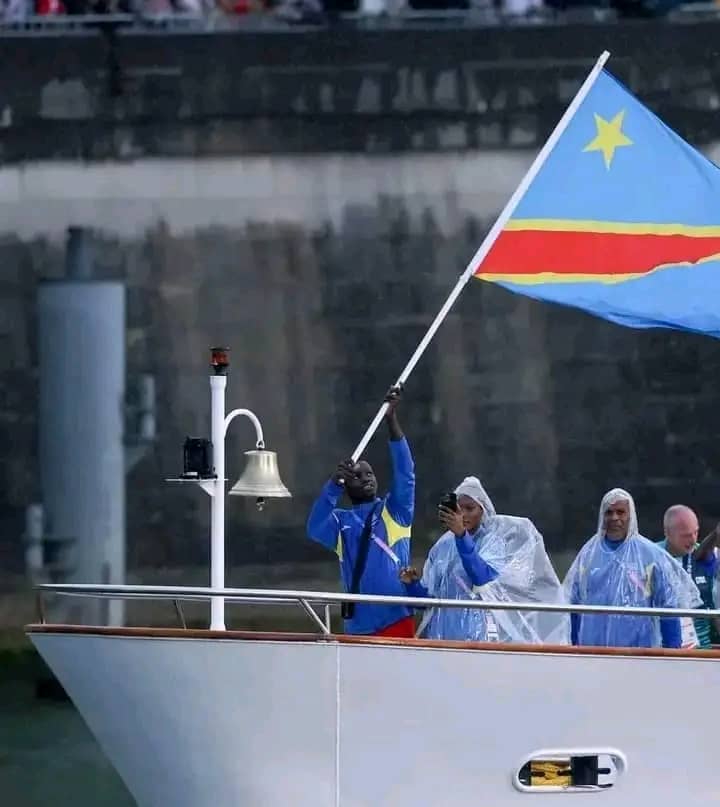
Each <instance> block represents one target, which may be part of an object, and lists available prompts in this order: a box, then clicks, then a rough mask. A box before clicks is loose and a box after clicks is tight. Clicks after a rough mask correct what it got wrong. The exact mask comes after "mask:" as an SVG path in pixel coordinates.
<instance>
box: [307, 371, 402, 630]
mask: <svg viewBox="0 0 720 807" xmlns="http://www.w3.org/2000/svg"><path fill="white" fill-rule="evenodd" d="M400 393H401V390H400V388H398V387H394V388H392V389H391V390H390V392H389V393H388V395H387V397H386V398H385V400H386V401H387V403H388V410H387V413H386V415H385V421H386V423H387V426H388V431H389V433H390V458H391V461H392V468H393V478H392V484H391V487H390V492H389V493H388V494H387V495H386V496H385V497H382V498H379V497H378V495H377V490H378V485H377V480H376V478H375V473H374V471H373V469H372V467H371V466H370V464H369V463H368V462H366V461H365V460H360V461H359V462H357V463H355V462H353V461H352V460H345V461H344V462H341V463H340V464H339V465H338V467H337V470H336V471H335V473H334V474H333V475H332V477H331V478H330V479H329V480H328V481H327V482H326V483H325V486H324V487H323V489H322V492H321V493H320V496H319V497H318V498H317V500H316V501H315V504H313V507H312V510H311V511H310V517H309V518H308V522H307V534H308V536H309V537H310V538H311V539H312V540H313V541H317V542H318V543H320V544H322V545H323V546H325V547H327V548H328V549H331V550H333V551H334V552H336V553H337V556H338V559H339V561H340V574H341V577H342V582H343V585H344V587H345V590H346V591H347V592H350V593H356V594H380V595H386V596H398V597H404V596H407V594H406V592H405V589H404V586H403V584H402V583H401V582H400V580H399V579H398V569H399V568H402V567H404V566H407V565H409V563H410V531H411V525H412V520H413V514H414V509H415V466H414V462H413V458H412V454H411V453H410V446H409V445H408V442H407V440H406V438H405V435H404V434H403V432H402V429H401V428H400V423H399V421H398V416H397V405H398V402H399V400H400ZM343 493H347V495H348V498H349V499H350V504H351V507H350V509H343V508H340V507H338V503H339V501H340V499H341V498H342V496H343ZM348 605H349V608H347V610H346V611H345V613H344V614H343V616H344V617H345V630H346V632H347V633H354V634H364V635H374V636H398V637H412V636H413V635H414V632H415V623H414V619H413V616H412V613H413V612H412V609H410V608H406V607H405V606H400V605H370V604H364V603H356V604H354V606H353V605H352V604H348Z"/></svg>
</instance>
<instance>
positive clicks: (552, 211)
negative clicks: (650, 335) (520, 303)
mask: <svg viewBox="0 0 720 807" xmlns="http://www.w3.org/2000/svg"><path fill="white" fill-rule="evenodd" d="M473 273H474V275H475V277H478V278H480V279H481V280H486V281H490V282H493V283H498V284H499V285H501V286H504V287H505V288H507V289H510V290H512V291H514V292H517V293H519V294H524V295H527V296H529V297H534V298H536V299H538V300H545V301H548V302H554V303H561V304H563V305H569V306H574V307H576V308H581V309H583V310H585V311H588V312H590V313H592V314H595V315H596V316H599V317H603V318H604V319H608V320H611V321H613V322H617V323H619V324H621V325H627V326H629V327H632V328H654V327H665V328H677V329H681V330H688V331H698V332H700V333H705V334H710V335H712V336H715V337H720V169H718V167H717V166H715V165H714V164H713V163H711V162H710V161H709V160H707V159H706V158H705V157H703V156H702V155H701V154H699V153H698V152H697V151H696V150H695V149H693V148H692V147H691V146H689V145H688V144H687V143H686V142H685V141H684V140H682V139H681V138H680V137H679V136H678V135H677V134H675V132H673V131H672V130H671V129H669V128H668V127H667V126H666V125H665V124H664V123H663V122H662V121H661V120H660V119H659V118H657V117H656V116H655V115H654V114H653V113H652V112H650V110H649V109H647V108H646V107H645V106H643V105H642V104H641V103H640V102H639V101H638V100H637V99H636V98H634V97H633V96H632V95H631V94H630V92H629V91H628V90H627V89H626V88H625V87H623V86H622V85H621V84H620V83H619V82H618V81H617V80H616V79H614V78H613V77H612V76H611V75H610V74H609V73H607V72H605V71H602V72H600V74H599V75H598V77H597V79H596V80H595V82H594V83H593V84H592V87H591V88H590V90H589V92H588V94H587V95H586V96H585V98H584V100H583V101H582V103H581V104H580V106H579V107H578V108H577V110H576V112H575V114H574V115H573V116H572V118H571V119H570V122H569V124H568V125H567V126H566V128H565V129H564V130H563V132H562V134H561V135H560V137H559V139H558V140H557V142H556V143H555V145H554V147H553V148H552V150H551V151H550V153H549V155H548V156H547V158H546V159H545V161H544V162H543V163H542V166H541V168H540V170H539V172H538V173H537V175H536V176H535V178H534V179H533V180H532V182H531V183H530V185H529V187H528V189H527V191H526V192H525V194H524V195H523V196H522V197H521V199H520V201H519V203H518V205H517V207H515V209H514V210H513V212H512V215H511V217H510V218H509V220H508V221H507V223H506V224H505V226H504V227H503V228H502V230H501V232H500V234H499V236H498V238H497V240H496V241H495V242H494V244H493V246H492V248H491V249H490V251H489V253H488V254H487V256H486V257H485V259H484V260H483V261H482V262H481V263H480V264H479V265H478V266H476V267H473Z"/></svg>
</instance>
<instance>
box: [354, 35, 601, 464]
mask: <svg viewBox="0 0 720 807" xmlns="http://www.w3.org/2000/svg"><path fill="white" fill-rule="evenodd" d="M609 58H610V53H609V51H603V52H602V53H601V54H600V57H599V58H598V60H597V62H595V66H594V67H593V69H592V70H591V71H590V73H589V74H588V77H587V78H586V79H585V81H584V82H583V84H582V86H581V87H580V89H579V90H578V91H577V94H576V96H575V97H574V98H573V100H572V101H571V102H570V106H568V108H567V109H566V110H565V114H564V115H563V116H562V118H560V120H559V121H558V124H557V126H556V127H555V129H554V130H553V132H552V134H551V135H550V137H548V139H547V140H546V142H545V145H544V146H543V147H542V149H541V150H540V152H539V154H538V155H537V157H536V158H535V160H534V161H533V164H532V165H531V166H530V168H528V171H527V173H526V174H525V176H524V177H523V178H522V181H521V182H520V184H519V185H518V186H517V188H516V189H515V193H513V195H512V196H511V197H510V199H509V200H508V203H507V204H506V205H505V207H504V208H503V211H502V213H500V215H499V216H498V218H497V221H496V222H495V224H493V226H492V229H491V230H490V232H489V233H488V234H487V235H486V236H485V239H484V240H483V242H482V244H480V247H479V249H478V251H477V252H476V253H475V254H474V255H473V257H472V259H471V261H470V263H469V264H468V265H467V268H466V269H465V271H464V272H463V273H462V275H460V278H459V280H458V282H457V283H456V284H455V287H454V288H453V290H452V291H451V292H450V296H449V297H448V298H447V300H445V303H444V304H443V307H442V308H441V309H440V311H438V314H437V316H436V317H435V319H434V320H433V322H432V324H431V325H430V327H429V328H428V330H427V333H426V334H425V336H423V338H422V340H421V342H420V344H419V345H418V346H417V348H416V350H415V352H414V353H413V354H412V356H411V357H410V361H408V363H407V365H406V366H405V369H404V370H403V371H402V373H400V375H399V376H398V380H397V381H396V382H395V383H396V384H404V383H405V381H407V379H408V377H409V376H410V373H412V371H413V370H414V369H415V365H416V364H417V363H418V362H419V361H420V357H421V356H422V354H423V353H424V352H425V350H426V348H427V346H428V345H429V344H430V342H431V341H432V339H433V337H434V336H435V334H436V333H437V330H438V328H439V327H440V326H441V325H442V323H443V320H444V319H445V317H446V316H447V315H448V312H449V311H450V309H451V308H452V306H453V303H454V302H455V300H457V298H458V297H459V296H460V292H461V291H462V290H463V289H464V288H465V284H466V283H467V282H468V280H470V278H471V277H472V276H473V275H474V274H475V272H476V270H477V267H478V266H479V265H480V264H481V263H482V261H484V260H485V258H486V257H487V254H488V253H489V252H490V250H491V249H492V247H493V244H494V243H495V241H496V240H497V237H498V236H499V235H500V233H501V232H502V230H503V228H504V227H505V225H506V224H507V222H508V220H509V219H510V217H511V216H512V214H513V213H514V212H515V208H516V207H517V206H518V204H519V203H520V200H521V199H522V198H523V196H524V195H525V193H526V192H527V189H528V188H529V187H530V184H531V183H532V181H533V180H534V179H535V177H536V176H537V175H538V174H539V173H540V169H541V168H542V166H543V163H544V162H545V160H547V158H548V157H549V156H550V152H551V151H552V150H553V149H554V148H555V145H556V144H557V142H558V140H559V139H560V137H561V136H562V134H563V132H564V131H565V129H567V127H568V124H569V123H570V121H571V120H572V119H573V116H574V115H575V113H576V112H577V110H578V108H579V106H580V104H582V102H583V101H584V100H585V98H586V97H587V94H588V93H589V92H590V90H591V88H592V86H593V84H594V83H595V81H596V80H597V77H598V76H599V75H600V72H601V71H602V69H603V67H604V66H605V62H607V60H608V59H609ZM386 411H387V404H386V403H384V404H383V405H382V406H381V407H380V409H379V411H378V413H377V415H375V418H374V420H373V422H372V423H371V424H370V426H368V429H367V431H366V432H365V434H364V435H363V438H362V440H360V442H359V443H358V446H357V448H356V449H355V451H353V453H352V459H353V461H354V462H357V461H358V460H359V459H360V455H361V454H362V453H363V451H365V449H366V448H367V444H368V443H369V442H370V440H371V438H372V436H373V434H375V432H376V431H377V428H378V426H379V425H380V422H381V421H382V419H383V416H384V415H385V412H386Z"/></svg>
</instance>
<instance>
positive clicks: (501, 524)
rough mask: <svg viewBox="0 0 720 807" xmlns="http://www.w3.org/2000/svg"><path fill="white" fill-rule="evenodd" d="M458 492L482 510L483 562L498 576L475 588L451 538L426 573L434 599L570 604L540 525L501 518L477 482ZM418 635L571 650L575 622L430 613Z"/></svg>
mask: <svg viewBox="0 0 720 807" xmlns="http://www.w3.org/2000/svg"><path fill="white" fill-rule="evenodd" d="M455 492H456V493H457V494H458V495H468V496H470V497H471V498H473V499H475V501H477V502H478V504H480V505H481V506H482V508H483V511H484V512H483V517H482V521H481V522H480V527H479V529H478V530H477V532H476V533H475V535H474V536H473V539H474V541H475V547H476V550H477V552H478V554H479V555H480V557H481V558H482V559H483V560H484V561H485V563H487V564H489V565H490V566H492V567H493V569H495V571H496V572H497V573H498V576H497V577H496V578H495V579H494V580H492V581H490V582H489V583H486V584H485V585H483V586H475V587H474V588H473V585H472V582H471V580H470V578H469V577H468V575H467V574H466V572H465V568H464V566H463V563H462V560H461V558H460V555H459V553H458V551H457V547H456V544H455V536H454V535H453V533H451V532H446V533H445V534H444V535H442V536H441V537H440V538H439V539H438V541H437V542H436V543H435V545H434V546H433V547H432V549H431V550H430V553H429V554H428V559H427V561H426V562H425V567H424V569H423V576H422V581H421V582H422V585H424V586H425V588H426V589H427V590H428V596H430V597H439V598H442V599H451V600H467V599H482V600H486V601H493V602H539V603H553V604H555V603H562V602H565V600H564V594H563V588H562V585H561V584H560V581H559V579H558V577H557V575H556V574H555V570H554V569H553V567H552V564H551V562H550V558H549V557H548V555H547V552H546V551H545V545H544V543H543V538H542V535H540V533H539V532H538V531H537V529H536V528H535V525H534V524H533V523H532V522H531V521H530V520H529V519H527V518H518V517H515V516H505V515H498V514H497V513H496V512H495V507H494V506H493V503H492V501H491V500H490V497H489V496H488V494H487V493H486V491H485V489H484V488H483V487H482V485H481V484H480V481H479V480H478V479H477V478H476V477H468V478H467V479H465V480H464V482H463V483H462V484H461V485H460V486H459V487H458V488H457V489H456V491H455ZM418 635H419V636H423V637H425V638H430V639H455V640H461V641H500V642H523V643H530V644H568V643H569V641H570V617H569V615H568V614H563V613H538V612H534V611H528V612H520V611H489V610H483V609H471V608H432V609H429V610H428V611H427V612H426V613H425V616H424V618H423V620H422V622H421V623H420V628H419V630H418Z"/></svg>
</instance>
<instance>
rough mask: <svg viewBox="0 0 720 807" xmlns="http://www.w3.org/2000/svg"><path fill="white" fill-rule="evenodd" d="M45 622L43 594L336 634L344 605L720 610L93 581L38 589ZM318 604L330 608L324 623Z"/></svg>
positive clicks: (718, 612)
mask: <svg viewBox="0 0 720 807" xmlns="http://www.w3.org/2000/svg"><path fill="white" fill-rule="evenodd" d="M35 590H36V592H37V594H38V610H39V612H40V620H41V622H43V623H44V622H45V609H44V604H43V595H44V594H56V595H62V596H72V597H93V598H100V599H114V600H118V599H119V600H171V601H173V602H174V603H175V606H176V608H177V609H178V614H179V616H180V618H181V620H182V621H183V626H184V617H183V615H182V610H181V609H180V607H179V603H180V602H210V601H212V599H213V598H214V597H220V598H222V599H224V600H225V601H226V602H230V603H236V604H243V605H291V604H293V603H294V604H297V605H299V606H300V607H301V608H302V609H303V610H304V611H305V612H306V613H307V615H308V616H309V617H310V618H311V619H312V621H313V622H314V623H315V625H316V626H317V627H318V628H319V629H320V630H321V631H322V632H323V633H325V634H330V633H332V630H331V626H330V608H331V607H332V606H339V605H341V604H342V603H344V602H354V603H364V604H368V605H405V606H408V607H410V608H417V609H427V608H471V609H480V610H489V611H537V612H545V613H572V614H620V615H625V616H654V617H691V618H694V619H707V618H712V617H720V609H714V610H703V609H693V608H641V607H635V606H624V605H571V604H569V603H540V602H498V601H495V600H481V599H467V600H448V599H441V598H436V597H391V596H384V595H379V594H345V593H344V592H337V591H302V590H295V589H264V588H222V589H213V588H209V587H197V586H147V585H109V584H102V585H101V584H97V585H96V584H93V583H41V584H39V585H37V586H35ZM313 605H323V606H325V619H324V620H323V619H322V618H321V617H320V616H319V615H318V613H317V611H316V610H315V609H314V608H313Z"/></svg>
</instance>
